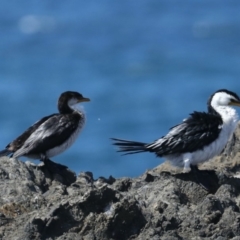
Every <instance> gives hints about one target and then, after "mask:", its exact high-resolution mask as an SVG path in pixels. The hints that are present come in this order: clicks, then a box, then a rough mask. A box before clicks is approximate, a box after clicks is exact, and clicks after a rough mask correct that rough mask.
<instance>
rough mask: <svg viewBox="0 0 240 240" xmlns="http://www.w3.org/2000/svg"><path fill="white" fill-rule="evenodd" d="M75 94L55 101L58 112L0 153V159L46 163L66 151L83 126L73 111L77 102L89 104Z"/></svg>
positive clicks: (34, 125) (68, 93)
mask: <svg viewBox="0 0 240 240" xmlns="http://www.w3.org/2000/svg"><path fill="white" fill-rule="evenodd" d="M88 101H90V99H89V98H85V97H83V96H82V94H80V93H78V92H72V91H67V92H64V93H62V94H61V95H60V97H59V99H58V111H59V113H55V114H52V115H49V116H46V117H44V118H42V119H41V120H39V121H38V122H36V123H34V124H33V125H32V126H31V127H29V128H28V129H27V130H26V131H25V132H24V133H23V134H22V135H20V136H19V137H17V138H16V139H15V140H14V141H12V142H11V143H9V144H8V145H7V146H6V148H5V149H4V150H2V151H0V156H6V155H10V154H11V155H12V157H14V158H17V157H21V156H25V157H29V158H33V159H40V160H42V161H46V160H49V158H50V157H53V156H56V155H58V154H60V153H62V152H63V151H65V150H66V149H67V148H69V147H70V146H71V145H72V144H73V142H74V141H75V140H76V138H77V136H78V134H79V133H80V131H81V129H82V128H83V126H84V123H85V115H84V113H83V112H82V111H80V110H77V109H73V108H72V107H73V106H74V105H75V104H77V103H80V102H88Z"/></svg>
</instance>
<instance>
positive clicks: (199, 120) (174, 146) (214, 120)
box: [146, 112, 223, 156]
mask: <svg viewBox="0 0 240 240" xmlns="http://www.w3.org/2000/svg"><path fill="white" fill-rule="evenodd" d="M222 124H223V121H222V118H221V117H220V115H217V114H209V113H204V112H194V113H192V114H190V117H189V118H187V119H185V120H184V121H183V122H182V123H181V124H179V125H177V126H175V127H173V128H171V130H170V132H169V133H168V134H167V135H166V136H165V137H162V138H160V139H159V140H156V141H155V142H153V143H151V144H148V145H146V149H147V150H148V151H150V152H155V153H156V154H157V155H158V156H164V155H169V154H179V153H186V152H194V151H196V150H200V149H203V148H204V147H205V146H207V145H209V144H210V143H211V142H213V141H214V140H216V139H217V137H218V136H219V133H220V131H221V128H222Z"/></svg>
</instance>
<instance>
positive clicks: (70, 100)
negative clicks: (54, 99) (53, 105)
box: [58, 91, 90, 112]
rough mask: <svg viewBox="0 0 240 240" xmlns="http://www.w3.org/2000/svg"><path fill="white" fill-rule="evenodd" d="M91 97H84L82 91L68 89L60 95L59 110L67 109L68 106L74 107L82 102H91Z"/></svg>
mask: <svg viewBox="0 0 240 240" xmlns="http://www.w3.org/2000/svg"><path fill="white" fill-rule="evenodd" d="M89 101H90V99H89V98H86V97H83V95H82V94H81V93H78V92H73V91H67V92H64V93H62V94H61V95H60V97H59V99H58V108H59V112H63V111H67V109H68V107H72V106H74V105H75V104H77V103H80V102H89Z"/></svg>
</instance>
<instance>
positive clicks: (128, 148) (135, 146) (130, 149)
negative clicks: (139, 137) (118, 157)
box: [111, 138, 148, 155]
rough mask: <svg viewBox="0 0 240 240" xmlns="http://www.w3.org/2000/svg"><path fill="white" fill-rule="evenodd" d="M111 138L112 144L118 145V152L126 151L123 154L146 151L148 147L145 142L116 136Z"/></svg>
mask: <svg viewBox="0 0 240 240" xmlns="http://www.w3.org/2000/svg"><path fill="white" fill-rule="evenodd" d="M111 139H112V140H113V141H114V143H113V145H115V146H118V147H119V150H118V152H126V153H125V154H123V155H127V154H134V153H141V152H148V149H147V148H146V145H147V144H146V143H143V142H135V141H129V140H123V139H118V138H111Z"/></svg>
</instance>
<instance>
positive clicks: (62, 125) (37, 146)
mask: <svg viewBox="0 0 240 240" xmlns="http://www.w3.org/2000/svg"><path fill="white" fill-rule="evenodd" d="M80 120H81V116H80V115H79V114H64V115H62V114H54V115H52V116H51V117H49V118H48V119H46V120H45V121H43V122H42V124H40V125H38V127H37V128H35V129H34V131H33V132H32V133H31V134H30V135H29V136H28V138H27V139H26V141H25V143H24V144H23V146H21V148H20V149H19V150H18V151H17V152H16V153H15V154H14V155H15V157H18V156H23V155H26V154H41V153H45V152H46V151H47V150H49V149H52V148H54V147H56V146H59V145H61V144H63V143H64V142H65V141H66V140H67V139H68V138H69V137H71V135H72V134H73V132H74V131H75V130H76V129H77V128H78V127H79V121H80Z"/></svg>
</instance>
